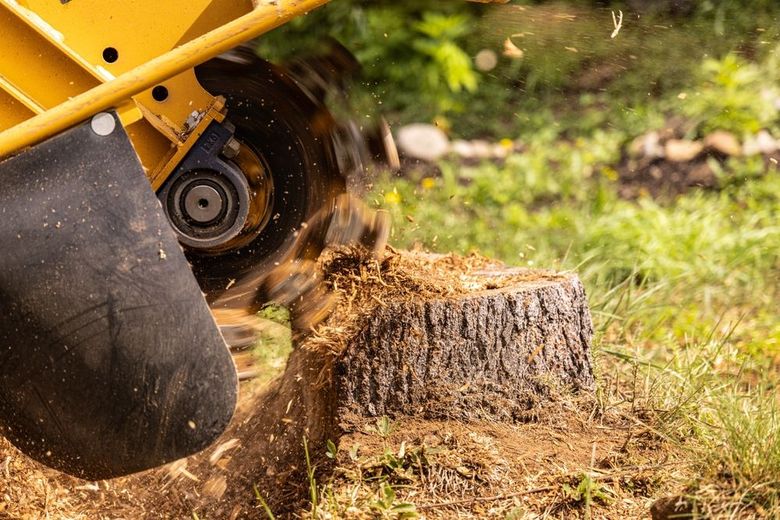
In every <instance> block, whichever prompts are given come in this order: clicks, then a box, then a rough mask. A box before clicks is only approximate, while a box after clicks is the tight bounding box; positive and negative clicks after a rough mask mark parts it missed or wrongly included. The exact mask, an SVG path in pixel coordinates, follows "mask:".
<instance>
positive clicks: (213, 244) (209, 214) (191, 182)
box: [166, 170, 249, 250]
mask: <svg viewBox="0 0 780 520" xmlns="http://www.w3.org/2000/svg"><path fill="white" fill-rule="evenodd" d="M248 202H249V184H248V183H247V181H246V178H245V177H244V176H243V174H241V172H240V171H238V172H232V171H228V172H225V173H222V172H217V171H214V170H192V171H188V172H184V173H183V174H181V175H179V176H177V177H176V178H175V179H174V180H173V182H172V184H171V186H170V188H169V189H168V190H167V191H166V212H167V214H168V218H169V219H170V221H171V224H173V227H174V229H175V230H176V232H177V233H178V235H179V240H180V241H181V242H182V243H183V244H185V245H187V246H189V247H194V248H197V249H206V250H208V249H215V248H218V247H220V246H224V245H226V244H228V243H229V242H230V241H231V240H232V239H233V238H235V237H236V236H237V235H238V234H239V233H240V232H241V230H242V229H244V226H245V225H246V221H247V217H248V214H249V204H248Z"/></svg>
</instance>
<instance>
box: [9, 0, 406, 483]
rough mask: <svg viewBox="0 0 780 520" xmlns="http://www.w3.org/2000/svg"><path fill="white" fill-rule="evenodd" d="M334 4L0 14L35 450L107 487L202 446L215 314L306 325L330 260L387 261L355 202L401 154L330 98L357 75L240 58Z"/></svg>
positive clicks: (219, 360) (26, 422)
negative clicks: (260, 308)
mask: <svg viewBox="0 0 780 520" xmlns="http://www.w3.org/2000/svg"><path fill="white" fill-rule="evenodd" d="M327 1H328V0H166V1H159V0H156V1H151V0H133V1H131V2H129V1H120V0H110V1H106V0H0V34H2V36H3V43H2V47H3V49H2V52H0V158H1V159H2V161H1V162H0V244H2V248H3V251H2V252H0V434H2V435H4V436H5V437H7V438H8V439H9V440H10V441H11V442H12V443H13V444H14V445H15V446H17V447H18V448H19V449H20V450H21V451H22V452H24V453H26V454H27V455H29V456H30V457H32V458H34V459H36V460H38V461H40V462H42V463H44V464H46V465H49V466H51V467H53V468H56V469H58V470H61V471H64V472H67V473H70V474H73V475H76V476H79V477H82V478H85V479H91V480H94V479H102V478H111V477H116V476H120V475H125V474H129V473H132V472H136V471H141V470H144V469H147V468H151V467H155V466H158V465H161V464H164V463H166V462H169V461H172V460H175V459H178V458H181V457H184V456H187V455H190V454H192V453H195V452H197V451H199V450H201V449H203V448H205V447H206V446H208V445H209V444H210V443H211V442H212V441H214V440H215V439H216V437H217V436H218V435H219V434H220V433H221V432H222V431H223V430H224V429H225V427H226V426H227V424H228V422H229V421H230V419H231V416H232V414H233V411H234V407H235V403H236V396H237V389H238V384H237V373H236V368H235V365H234V363H233V360H232V358H231V354H230V351H229V349H228V347H227V345H226V342H225V338H226V337H227V336H229V334H227V333H225V334H224V335H223V332H226V331H225V330H223V331H221V330H220V328H219V327H218V326H217V324H216V322H215V320H214V316H213V314H212V312H211V311H212V310H214V309H220V308H226V307H228V308H230V307H248V308H255V306H257V305H260V304H262V303H263V302H266V301H269V300H274V301H278V302H280V303H282V304H284V305H288V306H290V307H292V312H293V315H294V317H295V320H297V325H298V326H301V327H306V326H309V325H311V324H313V323H316V321H317V320H319V319H321V318H322V316H323V315H324V313H325V312H326V311H327V307H328V298H327V295H325V294H324V291H323V289H322V286H321V281H320V280H319V279H318V275H317V273H316V263H315V260H316V257H317V256H318V254H319V252H321V250H322V249H323V248H324V247H325V246H326V245H328V244H330V243H333V242H338V243H352V242H362V243H364V244H367V245H369V246H370V247H373V248H375V249H376V250H379V249H381V247H382V244H383V243H384V241H385V240H386V238H387V232H388V231H387V230H388V220H387V217H386V215H382V214H381V213H379V214H377V213H373V212H370V211H368V210H367V209H365V207H363V206H361V205H360V204H359V203H356V202H354V200H353V199H350V198H348V197H346V196H344V195H342V194H343V193H344V192H345V191H346V180H345V178H346V176H347V175H348V174H350V173H351V172H354V171H359V170H361V169H362V168H363V166H364V165H365V164H366V163H367V162H368V161H370V160H373V159H374V158H377V157H379V156H382V157H384V158H388V159H390V160H391V162H392V160H393V158H394V149H393V147H392V139H391V138H390V137H389V132H388V130H387V128H386V126H385V125H383V124H377V125H376V126H375V128H371V129H361V128H359V127H358V126H357V125H356V124H354V123H351V122H349V121H339V120H337V119H336V118H335V117H334V116H333V115H332V113H331V112H330V111H328V109H327V108H326V107H325V102H324V101H325V98H326V97H327V93H328V92H329V91H330V89H332V88H337V89H338V88H340V85H341V83H342V80H343V78H344V77H345V76H348V75H349V74H350V73H351V72H352V71H353V70H354V68H355V67H356V62H355V61H354V59H353V58H352V57H351V55H349V54H348V53H347V52H345V51H344V50H343V49H342V48H340V47H339V46H338V45H336V44H333V45H331V46H330V49H329V51H328V52H324V53H323V55H322V56H317V57H314V58H308V59H302V60H299V61H295V62H292V63H291V64H290V65H289V66H287V67H284V68H282V67H279V66H275V65H271V64H269V63H268V62H265V61H263V60H262V59H260V58H258V57H256V56H255V54H254V53H253V52H251V51H249V50H247V49H246V48H244V47H242V44H243V43H245V42H248V41H250V40H251V39H253V38H255V37H257V36H259V35H261V34H263V33H265V32H267V31H269V30H271V29H273V28H275V27H278V26H280V25H282V24H284V23H286V22H288V21H289V20H291V19H293V18H295V17H297V16H301V15H304V14H306V13H307V12H309V11H311V10H312V9H315V8H317V7H319V6H321V5H322V4H325V3H327ZM294 323H295V321H294Z"/></svg>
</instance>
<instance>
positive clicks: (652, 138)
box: [628, 132, 665, 160]
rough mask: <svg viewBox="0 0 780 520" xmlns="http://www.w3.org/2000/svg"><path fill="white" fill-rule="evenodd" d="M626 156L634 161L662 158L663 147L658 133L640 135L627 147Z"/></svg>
mask: <svg viewBox="0 0 780 520" xmlns="http://www.w3.org/2000/svg"><path fill="white" fill-rule="evenodd" d="M628 154H629V156H630V157H632V158H634V159H643V158H647V159H651V160H652V159H660V158H662V157H663V156H664V154H665V152H664V145H663V144H662V143H661V135H660V134H659V133H658V132H648V133H646V134H644V135H640V136H639V137H637V138H636V139H634V140H633V141H631V144H629V145H628Z"/></svg>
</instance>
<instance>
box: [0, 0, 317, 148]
mask: <svg viewBox="0 0 780 520" xmlns="http://www.w3.org/2000/svg"><path fill="white" fill-rule="evenodd" d="M329 1H330V0H279V1H278V2H275V3H270V2H269V3H267V4H265V3H263V4H261V5H259V6H258V7H256V8H255V9H254V10H252V11H251V12H249V13H247V14H245V15H244V16H241V17H240V18H236V19H235V20H233V21H232V22H229V23H227V24H225V25H223V26H221V27H218V28H216V29H214V30H212V31H210V32H208V33H206V34H204V35H203V36H200V37H198V38H195V39H193V40H191V41H189V42H187V43H185V44H183V45H181V46H179V47H177V48H175V49H173V50H171V51H170V52H167V53H165V54H163V55H161V56H159V57H157V58H154V59H152V60H150V61H148V62H147V63H144V64H142V65H139V66H138V67H136V68H134V69H132V70H130V71H128V72H126V73H124V74H122V75H121V76H118V77H117V78H116V79H113V80H111V81H108V82H106V83H103V84H101V85H98V86H96V87H94V88H92V89H90V90H88V91H87V92H84V93H83V94H79V95H78V96H75V97H73V98H72V99H69V100H68V101H65V102H64V103H61V104H60V105H57V106H56V107H53V108H51V109H49V110H47V111H46V112H43V113H42V114H38V115H36V116H34V117H32V118H30V119H28V120H26V121H24V122H22V123H19V124H18V125H16V126H14V127H12V128H9V129H8V130H6V131H4V132H2V133H0V157H5V156H7V155H10V154H12V153H14V152H16V151H18V150H21V149H22V148H25V147H27V146H30V145H33V144H36V143H38V142H40V141H42V140H44V139H46V138H47V137H51V136H53V135H55V134H58V133H59V132H61V131H63V130H65V129H67V128H69V127H71V126H73V125H75V124H77V123H79V122H81V121H84V120H86V119H87V118H89V117H90V116H92V115H94V114H96V113H97V112H100V111H102V110H106V109H109V108H112V107H116V106H118V105H120V104H121V103H122V102H123V101H125V100H127V99H129V98H131V97H132V96H134V95H136V94H138V93H139V92H142V91H144V90H146V89H148V88H150V87H152V86H154V85H156V84H158V83H160V82H162V81H164V80H166V79H167V78H170V77H171V76H174V75H176V74H179V73H181V72H183V71H185V70H187V69H190V68H192V67H194V66H195V65H198V64H200V63H203V62H204V61H206V60H208V59H210V58H213V57H215V56H217V55H219V54H222V53H223V52H226V51H228V50H230V49H232V48H234V47H236V46H238V45H240V44H241V43H244V42H246V41H248V40H251V39H252V38H255V37H257V36H260V35H261V34H263V33H266V32H268V31H270V30H272V29H275V28H276V27H279V26H280V25H283V24H285V23H286V22H288V21H289V20H291V19H293V18H295V17H297V16H300V15H302V14H305V13H307V12H309V11H311V10H313V9H316V8H317V7H320V6H322V5H324V4H326V3H328V2H329Z"/></svg>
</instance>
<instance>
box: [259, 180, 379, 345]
mask: <svg viewBox="0 0 780 520" xmlns="http://www.w3.org/2000/svg"><path fill="white" fill-rule="evenodd" d="M389 236H390V215H389V214H388V213H387V212H385V211H373V210H371V209H370V208H369V207H368V206H366V205H365V204H364V203H363V202H362V201H361V200H359V199H358V198H356V197H353V196H351V195H348V194H343V195H340V196H339V197H337V198H336V199H335V200H334V201H333V203H332V204H330V205H328V206H327V207H325V208H323V209H322V210H320V211H319V212H317V214H315V216H314V217H313V218H312V219H310V220H309V222H308V223H307V225H306V226H304V227H303V228H302V229H301V231H300V232H299V234H298V237H297V238H296V244H295V246H294V247H293V248H292V253H291V256H290V257H289V258H288V259H287V261H285V262H283V263H282V264H280V265H279V266H278V267H275V268H274V269H272V270H271V271H270V272H269V273H268V274H267V275H266V276H265V277H264V278H263V280H262V281H261V282H260V284H259V286H258V288H257V293H256V295H255V302H256V305H257V308H258V309H259V307H261V306H262V305H264V304H265V303H268V302H275V303H278V304H280V305H283V306H285V307H288V308H289V309H290V314H291V316H292V325H293V329H294V330H297V331H302V330H309V329H311V328H312V327H314V326H316V325H317V324H319V323H320V322H322V321H323V320H324V319H325V318H327V317H328V315H329V314H330V311H331V310H332V308H333V304H334V299H333V297H332V295H331V293H330V291H329V289H328V287H327V284H326V283H325V281H324V280H323V277H322V273H321V271H320V268H319V265H318V264H317V260H318V259H319V257H320V255H321V254H322V252H323V251H324V250H325V249H326V248H327V247H340V246H356V245H360V246H363V247H365V248H366V249H367V250H368V251H369V252H370V253H371V254H372V255H373V256H374V257H375V258H377V259H381V257H382V255H383V254H384V249H385V246H386V245H387V239H388V237H389Z"/></svg>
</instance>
